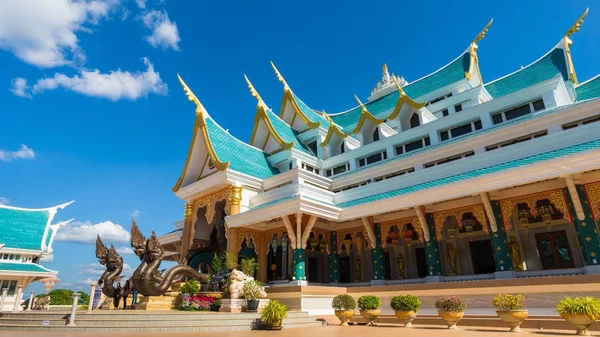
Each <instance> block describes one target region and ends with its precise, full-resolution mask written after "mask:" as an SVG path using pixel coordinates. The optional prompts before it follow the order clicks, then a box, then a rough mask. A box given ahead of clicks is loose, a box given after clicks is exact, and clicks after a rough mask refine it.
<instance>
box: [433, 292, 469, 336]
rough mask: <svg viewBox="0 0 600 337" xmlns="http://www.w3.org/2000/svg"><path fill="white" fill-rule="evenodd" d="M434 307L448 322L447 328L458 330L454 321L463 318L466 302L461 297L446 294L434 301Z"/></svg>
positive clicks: (456, 321)
mask: <svg viewBox="0 0 600 337" xmlns="http://www.w3.org/2000/svg"><path fill="white" fill-rule="evenodd" d="M435 308H436V309H437V310H438V315H439V316H440V317H441V318H442V319H443V320H444V322H446V324H448V329H450V330H458V328H457V327H456V323H458V321H460V320H461V319H462V318H463V315H464V314H465V310H466V309H467V303H466V302H465V300H464V299H462V298H461V297H458V296H446V297H441V298H439V299H438V300H437V301H435Z"/></svg>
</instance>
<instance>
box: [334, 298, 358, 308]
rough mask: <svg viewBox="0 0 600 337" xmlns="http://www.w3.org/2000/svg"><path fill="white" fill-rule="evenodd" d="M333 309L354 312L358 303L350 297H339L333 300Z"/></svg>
mask: <svg viewBox="0 0 600 337" xmlns="http://www.w3.org/2000/svg"><path fill="white" fill-rule="evenodd" d="M331 307H332V308H333V309H335V310H354V309H356V301H355V300H354V297H352V296H350V295H346V294H344V295H337V296H336V297H334V298H333V301H332V302H331Z"/></svg>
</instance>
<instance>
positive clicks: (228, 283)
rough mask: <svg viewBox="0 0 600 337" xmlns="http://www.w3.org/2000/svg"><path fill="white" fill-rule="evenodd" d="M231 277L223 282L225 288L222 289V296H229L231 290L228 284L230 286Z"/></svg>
mask: <svg viewBox="0 0 600 337" xmlns="http://www.w3.org/2000/svg"><path fill="white" fill-rule="evenodd" d="M231 282H232V281H231V279H230V278H228V279H227V282H226V283H225V288H224V289H223V298H231V291H229V286H231Z"/></svg>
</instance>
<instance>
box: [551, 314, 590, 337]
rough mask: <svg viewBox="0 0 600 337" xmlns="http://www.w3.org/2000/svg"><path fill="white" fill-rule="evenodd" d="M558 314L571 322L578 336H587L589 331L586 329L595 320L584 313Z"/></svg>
mask: <svg viewBox="0 0 600 337" xmlns="http://www.w3.org/2000/svg"><path fill="white" fill-rule="evenodd" d="M560 316H561V317H562V318H564V319H565V320H566V321H567V322H569V323H571V324H572V325H573V326H574V327H575V329H577V332H576V333H575V334H576V335H580V336H589V335H590V332H589V331H588V328H589V327H590V325H592V323H594V322H595V321H596V320H594V319H591V318H589V317H588V316H586V315H569V314H560Z"/></svg>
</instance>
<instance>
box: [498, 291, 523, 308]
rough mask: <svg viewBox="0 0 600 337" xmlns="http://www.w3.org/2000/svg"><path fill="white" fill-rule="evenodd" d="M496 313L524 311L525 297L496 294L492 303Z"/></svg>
mask: <svg viewBox="0 0 600 337" xmlns="http://www.w3.org/2000/svg"><path fill="white" fill-rule="evenodd" d="M492 305H493V306H494V308H496V310H497V311H510V310H525V296H523V295H522V294H517V295H510V294H498V296H496V297H495V298H494V300H493V301H492Z"/></svg>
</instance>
